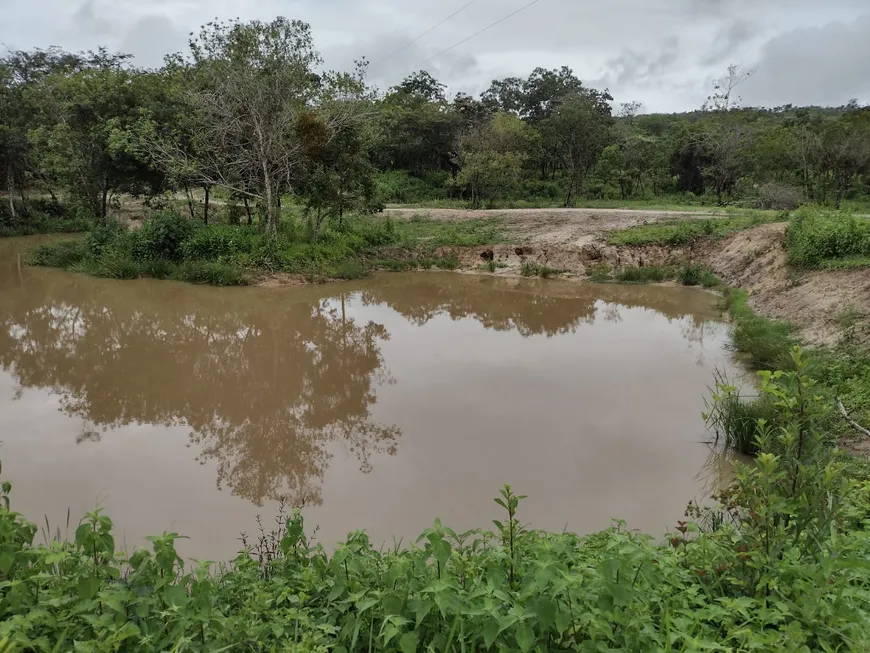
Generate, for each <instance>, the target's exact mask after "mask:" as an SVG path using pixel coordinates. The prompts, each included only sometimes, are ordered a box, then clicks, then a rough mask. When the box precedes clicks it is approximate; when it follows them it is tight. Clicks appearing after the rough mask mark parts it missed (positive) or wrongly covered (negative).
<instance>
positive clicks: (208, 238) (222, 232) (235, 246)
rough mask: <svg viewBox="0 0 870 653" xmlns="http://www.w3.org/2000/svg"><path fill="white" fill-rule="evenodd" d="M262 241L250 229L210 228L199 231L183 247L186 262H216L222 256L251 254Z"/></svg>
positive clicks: (254, 231)
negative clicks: (200, 260)
mask: <svg viewBox="0 0 870 653" xmlns="http://www.w3.org/2000/svg"><path fill="white" fill-rule="evenodd" d="M259 240H260V236H259V234H258V233H257V232H256V230H254V229H252V228H250V227H232V226H209V227H203V228H200V229H197V230H196V231H194V232H193V234H192V235H191V236H190V237H189V238H187V239H186V240H185V241H184V242H183V243H182V246H181V250H182V257H183V258H184V260H187V261H191V260H198V259H202V260H210V261H213V260H216V259H218V258H220V257H222V256H231V255H234V254H249V253H251V252H253V251H254V249H255V248H256V246H257V243H258V241H259Z"/></svg>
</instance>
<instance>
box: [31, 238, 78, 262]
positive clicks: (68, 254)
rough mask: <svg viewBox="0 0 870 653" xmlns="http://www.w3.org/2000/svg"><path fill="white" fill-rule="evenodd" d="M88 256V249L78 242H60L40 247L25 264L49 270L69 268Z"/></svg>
mask: <svg viewBox="0 0 870 653" xmlns="http://www.w3.org/2000/svg"><path fill="white" fill-rule="evenodd" d="M87 255H88V248H87V246H86V245H85V243H84V242H82V241H80V240H69V241H61V242H59V243H51V244H49V245H41V246H39V247H37V248H36V249H35V250H33V252H32V253H31V254H30V257H29V258H28V260H27V262H28V263H29V264H30V265H41V266H45V267H51V268H69V267H71V266H73V265H75V264H76V263H79V262H80V261H81V260H82V259H84V258H85V257H86V256H87Z"/></svg>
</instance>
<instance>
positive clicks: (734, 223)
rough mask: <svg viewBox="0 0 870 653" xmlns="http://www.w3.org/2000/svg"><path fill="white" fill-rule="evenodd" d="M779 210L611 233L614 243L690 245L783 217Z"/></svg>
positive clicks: (644, 226) (610, 240)
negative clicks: (777, 211)
mask: <svg viewBox="0 0 870 653" xmlns="http://www.w3.org/2000/svg"><path fill="white" fill-rule="evenodd" d="M780 219H781V217H780V216H779V214H776V213H770V212H753V213H748V214H744V215H740V214H737V215H731V216H729V217H714V218H702V219H696V218H692V219H684V220H668V221H663V222H655V223H651V224H644V225H637V226H635V227H629V228H628V229H623V230H622V231H615V232H613V233H611V234H610V235H609V236H608V239H607V240H608V242H609V243H610V244H611V245H627V246H641V245H671V246H679V245H688V244H690V243H692V242H693V241H695V240H701V239H705V238H723V237H725V236H727V235H728V234H731V233H734V232H735V231H742V230H744V229H749V228H750V227H754V226H756V225H759V224H763V223H765V222H776V221H778V220H780Z"/></svg>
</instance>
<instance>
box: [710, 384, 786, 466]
mask: <svg viewBox="0 0 870 653" xmlns="http://www.w3.org/2000/svg"><path fill="white" fill-rule="evenodd" d="M716 392H717V393H718V396H717V400H716V401H715V402H714V404H713V405H712V407H711V409H710V412H709V413H708V414H707V423H708V425H709V426H710V427H711V428H712V429H713V431H714V432H715V434H716V444H717V445H720V444H721V445H722V446H724V447H726V448H727V449H728V450H730V451H737V452H739V453H741V454H743V455H745V456H755V455H757V454H758V452H759V442H758V428H759V420H764V421H765V423H766V424H767V425H768V426H769V427H771V428H774V429H775V428H777V426H779V424H778V419H777V415H778V411H777V407H776V406H775V405H774V401H773V400H772V399H771V398H770V397H769V396H768V395H760V396H757V397H753V398H748V399H747V398H746V397H744V396H741V394H740V391H739V390H738V389H737V388H735V387H734V386H730V385H728V384H727V382H722V383H719V384H717V389H716Z"/></svg>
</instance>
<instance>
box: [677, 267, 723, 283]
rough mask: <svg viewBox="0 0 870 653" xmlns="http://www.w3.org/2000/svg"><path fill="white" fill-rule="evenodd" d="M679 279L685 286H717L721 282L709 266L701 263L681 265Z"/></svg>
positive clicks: (678, 273)
mask: <svg viewBox="0 0 870 653" xmlns="http://www.w3.org/2000/svg"><path fill="white" fill-rule="evenodd" d="M677 280H678V281H679V282H680V283H681V284H683V285H684V286H704V287H705V288H715V287H716V286H718V285H719V283H720V282H719V279H718V278H717V277H716V275H715V274H713V272H712V271H711V270H710V269H709V268H707V267H705V266H703V265H701V264H699V263H689V264H688V265H684V266H683V267H681V268H680V269H679V271H678V272H677Z"/></svg>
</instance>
